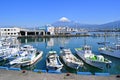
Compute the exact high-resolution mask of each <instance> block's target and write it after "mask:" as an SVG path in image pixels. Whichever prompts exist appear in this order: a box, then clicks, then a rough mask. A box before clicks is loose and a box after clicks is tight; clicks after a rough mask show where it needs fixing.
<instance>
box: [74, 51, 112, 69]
mask: <svg viewBox="0 0 120 80" xmlns="http://www.w3.org/2000/svg"><path fill="white" fill-rule="evenodd" d="M76 54H77V55H78V56H79V57H80V58H81V59H82V60H83V61H84V62H85V63H87V64H89V65H91V66H93V67H96V68H99V69H104V68H107V67H109V66H110V64H108V63H104V62H100V61H92V60H89V59H87V58H85V57H84V53H82V52H76Z"/></svg>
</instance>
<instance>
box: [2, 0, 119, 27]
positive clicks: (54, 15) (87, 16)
mask: <svg viewBox="0 0 120 80" xmlns="http://www.w3.org/2000/svg"><path fill="white" fill-rule="evenodd" d="M61 17H67V18H68V19H70V20H73V21H77V22H80V23H87V24H101V23H106V22H111V21H116V20H120V0H0V25H16V26H42V25H45V24H51V23H53V22H55V21H57V20H59V19H60V18H61Z"/></svg>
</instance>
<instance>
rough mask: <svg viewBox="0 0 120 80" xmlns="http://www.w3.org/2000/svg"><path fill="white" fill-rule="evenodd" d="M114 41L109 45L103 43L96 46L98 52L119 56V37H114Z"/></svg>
mask: <svg viewBox="0 0 120 80" xmlns="http://www.w3.org/2000/svg"><path fill="white" fill-rule="evenodd" d="M115 40H116V42H115V43H113V44H111V45H105V46H103V47H100V48H98V50H99V52H100V53H101V54H104V55H108V56H112V57H115V58H120V38H119V37H117V39H115Z"/></svg>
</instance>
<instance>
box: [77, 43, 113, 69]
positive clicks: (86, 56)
mask: <svg viewBox="0 0 120 80" xmlns="http://www.w3.org/2000/svg"><path fill="white" fill-rule="evenodd" d="M75 51H76V54H77V55H78V56H79V57H80V58H81V59H82V60H83V61H84V62H85V63H87V64H89V65H91V66H94V67H97V68H99V69H104V68H108V66H110V64H111V63H112V62H111V61H110V60H108V59H106V58H104V57H103V56H102V55H95V54H94V53H93V52H92V49H91V46H88V45H85V46H83V47H81V48H75Z"/></svg>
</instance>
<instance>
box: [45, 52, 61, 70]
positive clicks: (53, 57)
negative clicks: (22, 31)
mask: <svg viewBox="0 0 120 80" xmlns="http://www.w3.org/2000/svg"><path fill="white" fill-rule="evenodd" d="M46 67H47V70H55V71H61V69H62V67H63V64H62V63H61V61H60V60H59V56H58V54H57V52H56V51H49V52H48V55H47V59H46Z"/></svg>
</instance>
